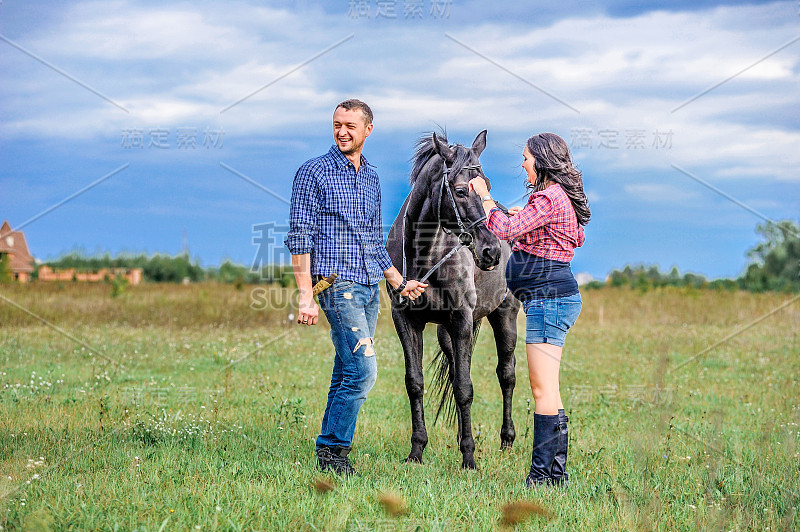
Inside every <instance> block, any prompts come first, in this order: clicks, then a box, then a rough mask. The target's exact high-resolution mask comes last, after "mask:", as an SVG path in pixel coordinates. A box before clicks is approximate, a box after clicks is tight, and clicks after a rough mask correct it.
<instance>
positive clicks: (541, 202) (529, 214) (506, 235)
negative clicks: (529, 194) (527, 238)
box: [486, 195, 553, 240]
mask: <svg viewBox="0 0 800 532" xmlns="http://www.w3.org/2000/svg"><path fill="white" fill-rule="evenodd" d="M552 216H553V202H552V200H551V199H550V198H549V197H548V196H545V195H542V196H537V197H535V198H533V201H531V202H529V203H528V204H527V205H526V206H525V208H523V209H522V210H521V211H519V212H518V213H517V214H516V215H515V216H511V217H509V216H507V215H506V214H505V213H504V212H503V211H501V210H500V209H498V208H496V207H495V208H494V209H492V211H491V212H490V213H489V218H488V219H487V220H486V227H488V228H489V231H491V232H492V233H494V234H495V236H497V238H499V239H501V240H513V239H515V238H519V237H520V236H522V235H524V234H525V233H529V232H530V231H532V230H534V229H536V228H537V227H541V226H543V225H545V224H546V223H547V222H549V221H550V219H551V218H552Z"/></svg>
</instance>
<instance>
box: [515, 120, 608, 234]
mask: <svg viewBox="0 0 800 532" xmlns="http://www.w3.org/2000/svg"><path fill="white" fill-rule="evenodd" d="M526 145H527V147H528V151H529V152H531V155H533V158H534V165H533V167H534V169H535V170H536V184H535V185H533V186H531V185H530V183H529V184H528V187H529V188H533V190H534V191H539V190H544V189H545V188H546V186H547V182H548V181H551V182H553V183H558V184H559V185H561V188H563V189H564V192H566V193H567V196H569V199H570V201H571V202H572V207H573V208H574V209H575V215H576V216H577V217H578V223H579V224H581V225H586V224H587V223H589V218H591V216H592V212H591V211H590V210H589V199H588V198H587V197H586V194H584V192H583V176H582V175H581V172H580V170H578V169H577V168H575V165H573V164H572V158H571V157H570V155H569V146H567V143H566V142H564V139H562V138H561V137H559V136H558V135H556V134H555V133H539V134H538V135H534V136H532V137H531V138H529V139H528V142H527V143H526Z"/></svg>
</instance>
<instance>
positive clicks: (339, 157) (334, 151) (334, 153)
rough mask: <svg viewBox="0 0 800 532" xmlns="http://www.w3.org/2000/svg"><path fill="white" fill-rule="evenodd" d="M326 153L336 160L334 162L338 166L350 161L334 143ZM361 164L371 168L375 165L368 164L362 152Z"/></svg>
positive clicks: (345, 164)
mask: <svg viewBox="0 0 800 532" xmlns="http://www.w3.org/2000/svg"><path fill="white" fill-rule="evenodd" d="M328 154H329V155H330V156H331V157H333V159H334V161H336V164H337V165H338V166H339V167H340V168H341V167H343V166H347V165H348V164H349V163H350V160H349V159H348V158H347V157H345V155H344V154H343V153H342V152H341V150H340V149H339V147H338V146H337V145H336V144H334V145H332V146H331V149H330V150H328ZM361 166H368V167H370V168H373V169H374V168H375V165H373V164H370V162H369V161H368V160H367V158H366V157H364V155H363V154H362V155H361Z"/></svg>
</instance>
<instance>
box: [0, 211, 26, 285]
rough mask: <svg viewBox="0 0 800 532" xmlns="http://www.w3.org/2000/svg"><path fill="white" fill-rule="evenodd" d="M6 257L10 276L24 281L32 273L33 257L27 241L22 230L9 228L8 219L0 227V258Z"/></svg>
mask: <svg viewBox="0 0 800 532" xmlns="http://www.w3.org/2000/svg"><path fill="white" fill-rule="evenodd" d="M5 257H8V263H9V267H10V270H11V277H12V278H13V279H15V280H17V281H20V282H23V283H26V282H28V281H30V280H31V274H32V273H33V257H32V256H31V253H30V251H28V243H27V242H26V241H25V235H24V234H23V233H22V231H14V230H12V229H11V226H10V225H9V223H8V221H7V220H6V221H4V222H3V226H2V227H0V259H2V258H5Z"/></svg>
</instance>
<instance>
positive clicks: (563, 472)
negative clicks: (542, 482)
mask: <svg viewBox="0 0 800 532" xmlns="http://www.w3.org/2000/svg"><path fill="white" fill-rule="evenodd" d="M568 421H569V417H567V415H566V413H565V412H564V409H563V408H559V409H558V428H559V435H558V448H557V449H556V456H555V459H554V460H553V470H552V471H551V474H552V477H553V483H554V484H558V485H563V486H566V485H567V482H568V481H569V474H567V449H568V448H569V428H568V427H567V422H568Z"/></svg>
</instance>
